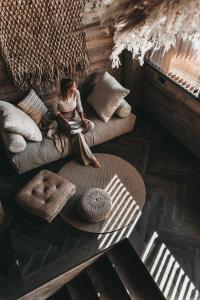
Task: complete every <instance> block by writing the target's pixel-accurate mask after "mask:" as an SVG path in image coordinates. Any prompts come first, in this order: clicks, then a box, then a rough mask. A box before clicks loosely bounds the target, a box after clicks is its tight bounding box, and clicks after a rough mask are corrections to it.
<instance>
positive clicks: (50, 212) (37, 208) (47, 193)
mask: <svg viewBox="0 0 200 300" xmlns="http://www.w3.org/2000/svg"><path fill="white" fill-rule="evenodd" d="M75 190H76V187H75V185H74V184H73V183H71V182H70V181H68V180H67V179H64V178H63V177H61V176H58V175H57V174H55V173H53V172H50V171H48V170H43V171H41V172H40V173H39V174H38V175H36V176H35V177H34V178H33V179H32V180H31V181H30V182H29V183H28V184H27V185H26V186H25V187H24V188H23V189H22V190H21V191H19V192H18V193H17V196H16V201H17V203H18V204H19V205H21V206H22V207H23V208H24V209H26V210H27V211H29V212H30V213H32V214H34V215H36V216H38V217H40V218H42V219H44V220H46V221H47V222H49V223H50V222H51V221H52V220H53V219H54V218H55V217H56V216H57V214H58V213H59V212H60V211H61V209H62V208H63V206H64V205H65V204H66V202H67V200H68V199H69V198H70V197H71V196H72V195H74V193H75Z"/></svg>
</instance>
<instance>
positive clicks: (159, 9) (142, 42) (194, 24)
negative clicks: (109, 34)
mask: <svg viewBox="0 0 200 300" xmlns="http://www.w3.org/2000/svg"><path fill="white" fill-rule="evenodd" d="M92 11H93V12H94V11H95V12H96V13H97V14H98V16H99V18H100V20H101V23H102V25H105V26H109V25H112V26H114V28H115V34H114V44H115V45H114V48H113V52H112V55H111V59H112V66H113V68H114V67H119V65H120V59H119V55H120V54H121V52H122V51H123V50H124V49H128V50H129V51H131V52H132V56H133V59H134V58H137V59H138V60H139V62H140V64H141V65H142V64H143V62H144V57H145V55H146V53H147V52H148V51H149V50H152V51H153V52H154V51H155V50H158V49H161V48H163V49H164V52H163V53H165V52H166V51H168V50H169V49H170V47H171V46H175V44H176V41H177V40H181V39H182V40H183V41H185V40H187V39H190V41H191V42H192V44H193V47H194V50H195V51H196V52H197V53H200V1H199V0H87V5H86V6H85V16H86V17H87V15H88V17H89V16H90V15H91V12H92Z"/></svg>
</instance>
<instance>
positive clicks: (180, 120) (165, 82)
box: [141, 64, 200, 157]
mask: <svg viewBox="0 0 200 300" xmlns="http://www.w3.org/2000/svg"><path fill="white" fill-rule="evenodd" d="M141 91H142V105H143V107H144V108H145V109H146V110H147V111H148V112H149V113H151V114H152V115H153V116H154V117H155V118H156V119H157V120H158V121H160V123H161V124H163V125H164V126H165V127H166V128H167V129H168V130H169V131H170V132H171V133H172V134H174V135H175V136H176V137H177V138H178V139H179V140H180V141H181V142H183V143H184V144H185V145H186V146H187V147H188V148H189V149H190V150H191V151H192V152H193V153H194V154H195V155H196V156H198V157H200V135H199V132H200V122H199V120H200V101H198V100H197V99H195V98H194V97H193V96H192V95H190V94H189V93H188V92H187V91H185V90H184V89H182V88H181V87H179V86H178V85H177V84H176V83H174V82H173V81H171V80H170V79H168V78H167V77H166V76H164V75H162V74H161V73H159V72H158V71H157V70H155V69H154V68H152V67H151V66H150V65H148V64H146V65H145V66H144V68H143V72H142V85H141Z"/></svg>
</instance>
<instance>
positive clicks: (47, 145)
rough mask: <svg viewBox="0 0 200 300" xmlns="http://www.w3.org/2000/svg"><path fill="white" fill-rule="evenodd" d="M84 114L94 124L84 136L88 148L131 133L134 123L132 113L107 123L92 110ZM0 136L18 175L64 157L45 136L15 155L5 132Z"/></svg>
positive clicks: (134, 118) (134, 117) (113, 118)
mask: <svg viewBox="0 0 200 300" xmlns="http://www.w3.org/2000/svg"><path fill="white" fill-rule="evenodd" d="M86 114H87V117H88V118H89V119H90V120H91V121H93V122H94V124H95V128H94V129H93V130H91V131H88V132H87V133H86V134H85V138H86V141H87V143H88V145H89V146H90V147H93V146H96V145H99V144H101V143H104V142H107V141H109V140H111V139H113V138H115V137H118V136H120V135H122V134H125V133H128V132H131V131H132V130H133V128H134V125H135V121H136V116H135V115H134V114H133V113H131V114H130V115H129V116H128V117H125V118H119V117H118V116H116V115H114V116H113V117H112V118H111V119H110V120H109V121H108V122H107V123H105V122H103V121H101V120H100V119H99V117H98V116H97V115H96V113H95V112H94V111H93V110H92V109H88V108H87V111H86ZM1 136H2V141H3V145H4V147H5V149H6V153H7V155H8V158H9V161H10V163H11V165H12V166H13V168H14V170H15V171H16V172H17V173H18V174H22V173H25V172H27V171H30V170H32V169H35V168H38V167H40V166H43V165H45V164H48V163H50V162H53V161H56V160H58V159H60V158H63V157H64V156H63V155H62V153H60V152H59V151H58V149H57V148H56V147H55V145H54V141H53V140H51V139H49V138H47V137H45V136H43V140H42V142H30V141H27V146H26V149H25V150H24V151H22V152H20V153H17V154H13V153H11V152H9V151H8V149H7V147H6V143H5V139H6V132H4V131H3V129H1ZM70 151H71V150H70V147H69V151H68V153H67V155H69V154H71V153H70ZM65 156H66V155H65Z"/></svg>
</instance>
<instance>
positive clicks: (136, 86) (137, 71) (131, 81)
mask: <svg viewBox="0 0 200 300" xmlns="http://www.w3.org/2000/svg"><path fill="white" fill-rule="evenodd" d="M123 61H124V63H123V69H122V72H123V75H122V78H123V84H124V86H125V87H126V88H128V89H129V90H130V94H129V95H128V97H127V101H128V102H129V103H130V105H131V106H132V107H133V109H134V108H136V107H138V106H140V104H141V101H140V99H141V97H140V96H141V95H140V91H141V73H142V67H141V66H140V64H139V62H138V61H137V60H134V61H133V60H132V53H131V52H128V51H125V53H124V58H123Z"/></svg>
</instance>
